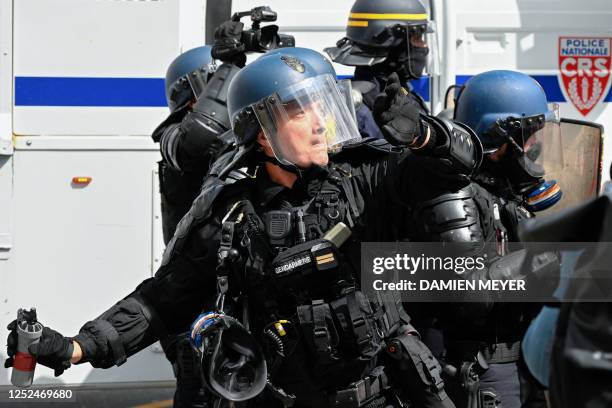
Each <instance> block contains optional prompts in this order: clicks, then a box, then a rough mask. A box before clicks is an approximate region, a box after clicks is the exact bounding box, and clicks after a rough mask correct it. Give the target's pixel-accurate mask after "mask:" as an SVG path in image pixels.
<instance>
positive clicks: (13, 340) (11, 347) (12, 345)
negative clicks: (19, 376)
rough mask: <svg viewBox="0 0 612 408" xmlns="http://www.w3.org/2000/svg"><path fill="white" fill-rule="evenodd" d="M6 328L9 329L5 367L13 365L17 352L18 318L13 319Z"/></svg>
mask: <svg viewBox="0 0 612 408" xmlns="http://www.w3.org/2000/svg"><path fill="white" fill-rule="evenodd" d="M6 328H7V329H8V330H9V335H8V338H7V339H6V354H7V355H8V358H7V359H6V361H5V362H4V368H9V367H12V366H13V356H14V355H15V353H16V352H17V320H13V321H12V322H10V323H9V325H8V326H6Z"/></svg>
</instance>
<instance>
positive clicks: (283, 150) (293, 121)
mask: <svg viewBox="0 0 612 408" xmlns="http://www.w3.org/2000/svg"><path fill="white" fill-rule="evenodd" d="M285 109H286V112H287V115H286V116H285V115H283V117H282V118H281V117H277V118H276V123H277V137H278V142H277V147H278V148H277V150H280V152H279V154H280V155H282V157H283V158H284V159H285V160H287V161H289V162H291V163H293V164H295V165H297V166H298V167H301V168H308V167H310V166H312V165H317V166H324V165H326V164H327V162H328V160H329V156H328V154H327V139H326V137H327V130H328V129H327V125H326V124H325V120H324V117H325V115H323V114H322V112H321V111H320V108H319V105H318V103H316V102H313V103H311V104H310V105H308V106H304V107H302V106H299V105H298V104H291V103H289V104H287V105H286V106H285ZM265 142H266V143H265V144H264V143H261V142H260V143H261V144H262V145H263V146H264V150H265V151H266V152H267V153H268V149H266V144H267V140H266V141H265ZM268 147H269V144H268ZM271 153H272V150H271V149H270V150H269V155H271Z"/></svg>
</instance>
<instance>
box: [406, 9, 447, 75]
mask: <svg viewBox="0 0 612 408" xmlns="http://www.w3.org/2000/svg"><path fill="white" fill-rule="evenodd" d="M406 35H407V37H408V38H407V41H406V44H407V46H408V69H409V70H410V74H411V76H412V77H414V78H420V77H424V76H433V75H439V73H440V61H439V56H440V53H439V52H438V33H437V31H436V24H435V22H433V21H428V22H427V24H421V25H413V26H409V27H407V29H406Z"/></svg>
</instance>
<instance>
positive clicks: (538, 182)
mask: <svg viewBox="0 0 612 408" xmlns="http://www.w3.org/2000/svg"><path fill="white" fill-rule="evenodd" d="M455 120H456V121H458V122H461V123H464V124H466V125H468V126H469V127H471V128H472V129H473V130H474V132H475V133H476V135H477V136H478V138H479V139H480V140H481V142H482V145H483V147H484V151H485V153H493V152H495V151H496V150H498V149H499V148H501V147H502V146H503V145H506V148H505V150H504V152H503V154H501V155H499V156H498V157H496V158H495V159H492V160H491V161H489V162H485V165H484V166H483V168H484V167H486V168H488V170H489V171H491V172H492V173H493V174H495V175H497V176H498V177H503V178H505V179H507V180H508V181H509V182H510V185H511V186H512V188H513V190H514V191H515V192H516V193H517V194H520V195H522V196H523V199H524V205H525V206H526V207H527V208H528V209H529V210H530V211H541V210H544V209H546V208H549V207H551V206H552V205H554V204H555V203H557V202H558V201H559V200H560V199H561V197H562V191H561V188H560V186H559V185H558V183H557V182H556V181H555V180H551V181H545V180H544V176H545V175H546V172H547V167H549V166H551V165H552V166H554V165H555V163H556V164H558V163H559V162H560V159H561V157H559V156H558V155H559V152H560V148H561V140H560V137H561V130H560V124H559V111H558V107H555V108H554V109H550V108H549V107H548V101H547V100H546V93H545V92H544V89H542V87H541V86H540V84H539V83H538V82H536V80H535V79H533V78H531V77H530V76H529V75H525V74H522V73H520V72H515V71H488V72H484V73H482V74H478V75H475V76H474V77H472V78H471V79H470V80H469V81H467V83H466V84H465V86H464V88H463V89H462V90H461V92H460V94H459V96H458V98H457V103H456V104H455Z"/></svg>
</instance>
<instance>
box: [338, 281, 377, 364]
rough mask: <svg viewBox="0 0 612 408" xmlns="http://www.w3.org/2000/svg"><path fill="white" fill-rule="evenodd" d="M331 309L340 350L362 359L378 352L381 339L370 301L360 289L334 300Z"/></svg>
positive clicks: (366, 358) (369, 357) (371, 356)
mask: <svg viewBox="0 0 612 408" xmlns="http://www.w3.org/2000/svg"><path fill="white" fill-rule="evenodd" d="M331 309H332V312H333V314H334V318H335V319H336V322H337V323H338V328H339V329H340V338H341V341H342V350H347V352H348V353H350V354H352V355H353V356H355V357H357V358H359V359H364V360H369V359H371V358H373V357H374V356H375V355H376V354H378V352H379V351H380V349H381V347H382V346H381V343H382V339H381V337H380V334H379V332H378V328H377V326H376V320H375V318H376V317H375V314H374V312H373V311H372V307H371V306H370V302H369V301H368V299H367V298H366V296H365V295H364V294H363V293H362V292H361V291H351V292H349V293H348V294H346V295H344V296H342V297H341V298H339V299H336V300H334V301H333V302H331Z"/></svg>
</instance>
